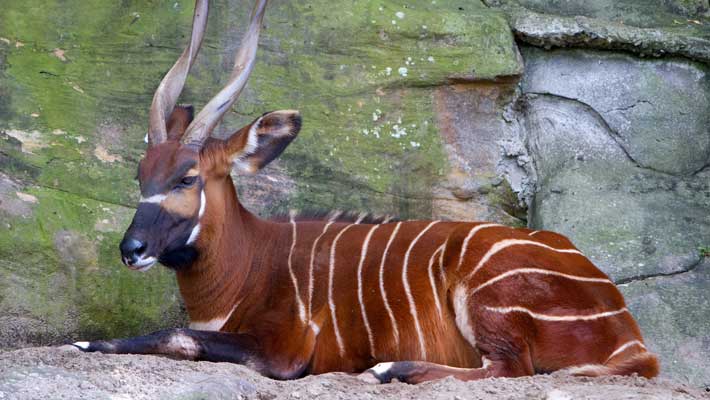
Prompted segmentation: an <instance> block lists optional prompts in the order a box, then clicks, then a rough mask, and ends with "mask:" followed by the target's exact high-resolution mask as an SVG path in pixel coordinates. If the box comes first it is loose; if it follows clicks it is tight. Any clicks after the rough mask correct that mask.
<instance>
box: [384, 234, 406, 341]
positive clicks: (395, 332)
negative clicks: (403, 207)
mask: <svg viewBox="0 0 710 400" xmlns="http://www.w3.org/2000/svg"><path fill="white" fill-rule="evenodd" d="M401 226H402V222H397V225H395V227H394V230H393V231H392V234H391V235H390V238H389V240H388V241H387V245H386V246H385V251H384V252H383V253H382V261H381V262H380V294H381V295H382V301H383V302H384V304H385V309H386V310H387V314H388V315H389V317H390V321H391V322H392V333H393V335H394V343H395V346H396V347H398V346H399V329H398V328H397V320H396V319H395V317H394V312H392V307H390V303H389V301H388V300H387V291H386V290H385V260H386V259H387V252H388V251H389V249H390V246H391V245H392V242H393V241H394V238H395V237H396V236H397V232H399V228H400V227H401Z"/></svg>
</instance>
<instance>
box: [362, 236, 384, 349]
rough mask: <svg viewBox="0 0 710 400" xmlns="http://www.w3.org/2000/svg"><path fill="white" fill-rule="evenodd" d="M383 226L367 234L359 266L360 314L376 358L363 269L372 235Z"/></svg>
mask: <svg viewBox="0 0 710 400" xmlns="http://www.w3.org/2000/svg"><path fill="white" fill-rule="evenodd" d="M380 226H381V225H375V226H373V227H372V229H370V231H369V232H368V233H367V236H365V241H364V242H363V243H362V250H361V251H360V262H359V263H358V265H357V299H358V302H360V312H361V313H362V321H363V322H364V324H365V330H366V331H367V339H368V340H369V342H370V357H372V358H376V357H375V339H374V337H373V335H372V329H371V328H370V321H369V320H368V319H367V312H366V310H365V301H364V299H363V297H364V296H363V293H362V267H363V265H364V264H365V258H366V257H367V248H368V246H369V244H370V239H371V238H372V235H373V234H374V233H375V231H376V230H377V229H378V228H379V227H380Z"/></svg>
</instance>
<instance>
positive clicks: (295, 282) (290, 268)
mask: <svg viewBox="0 0 710 400" xmlns="http://www.w3.org/2000/svg"><path fill="white" fill-rule="evenodd" d="M293 218H294V214H293V213H291V220H290V222H291V227H292V230H291V231H292V234H291V248H290V249H289V251H288V273H289V274H290V275H291V281H292V282H293V292H294V295H295V297H296V305H298V317H299V318H300V319H301V323H302V324H304V325H305V324H306V321H307V319H306V307H305V306H304V305H303V300H301V292H300V291H299V290H298V279H296V274H295V273H294V272H293V262H292V259H293V250H294V249H295V248H296V238H297V232H296V231H297V229H296V221H294V219H293Z"/></svg>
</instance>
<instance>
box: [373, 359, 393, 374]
mask: <svg viewBox="0 0 710 400" xmlns="http://www.w3.org/2000/svg"><path fill="white" fill-rule="evenodd" d="M392 364H394V363H393V362H382V363H378V364H377V365H375V366H374V367H372V368H370V369H371V370H372V371H374V372H375V373H376V374H377V375H382V374H384V373H386V372H387V371H389V370H390V368H392Z"/></svg>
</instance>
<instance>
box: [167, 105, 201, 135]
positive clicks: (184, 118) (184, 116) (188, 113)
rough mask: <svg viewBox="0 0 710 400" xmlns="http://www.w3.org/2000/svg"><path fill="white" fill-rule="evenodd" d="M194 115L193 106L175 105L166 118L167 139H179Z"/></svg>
mask: <svg viewBox="0 0 710 400" xmlns="http://www.w3.org/2000/svg"><path fill="white" fill-rule="evenodd" d="M194 115H195V108H194V107H193V106H191V105H184V106H175V108H173V112H172V113H170V118H169V119H168V123H167V129H168V140H176V141H177V140H180V139H182V135H183V134H185V130H186V129H187V127H188V126H189V125H190V122H192V118H193V117H194Z"/></svg>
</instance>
